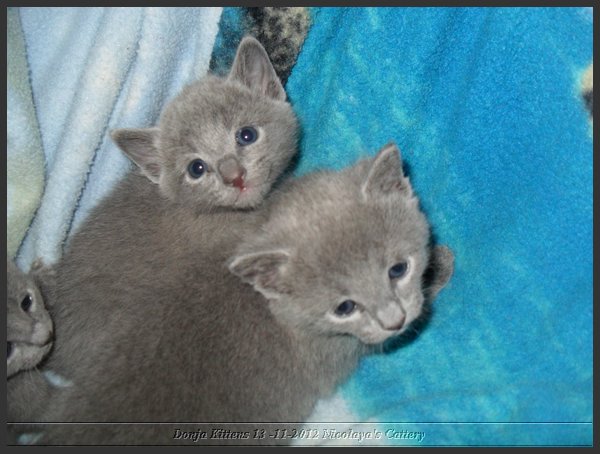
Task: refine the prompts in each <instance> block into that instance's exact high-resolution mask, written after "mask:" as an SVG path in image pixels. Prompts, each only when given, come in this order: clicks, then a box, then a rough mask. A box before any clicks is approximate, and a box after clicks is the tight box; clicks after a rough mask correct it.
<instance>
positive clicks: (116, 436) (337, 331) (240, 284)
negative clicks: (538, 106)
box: [40, 146, 453, 444]
mask: <svg viewBox="0 0 600 454" xmlns="http://www.w3.org/2000/svg"><path fill="white" fill-rule="evenodd" d="M268 208H269V217H268V220H267V221H266V223H264V224H263V226H262V227H260V228H258V225H259V222H258V221H261V222H262V220H260V219H258V218H257V219H256V221H257V222H255V223H254V225H252V226H248V225H247V224H244V225H241V226H240V237H239V238H240V240H241V241H240V245H239V246H238V247H236V248H232V247H231V244H230V243H229V242H228V239H227V238H225V237H223V236H219V231H218V230H214V231H210V232H206V235H207V237H206V238H205V237H203V236H202V235H201V234H199V232H191V231H190V232H189V233H190V235H187V236H182V237H181V238H180V241H179V242H176V243H173V244H163V243H162V242H161V241H160V238H158V237H157V238H152V239H151V240H152V241H156V243H152V244H153V245H155V246H156V256H155V257H153V256H152V255H151V254H149V253H147V254H146V255H145V257H144V258H143V259H144V260H145V262H144V263H145V265H144V266H140V265H141V264H142V263H141V262H138V259H137V258H136V256H137V255H138V254H137V253H135V252H134V253H133V254H128V252H127V251H131V249H130V248H131V245H130V244H129V243H128V240H125V241H124V243H123V247H122V249H123V251H122V253H121V256H120V259H121V260H123V262H119V261H113V262H111V261H109V260H107V261H103V262H101V263H96V273H97V274H96V275H95V276H94V275H93V274H92V272H91V269H90V271H83V272H82V271H79V272H78V273H77V274H78V275H79V277H78V282H77V284H78V287H77V291H75V290H73V292H72V293H71V297H70V300H69V301H65V308H64V311H61V321H62V323H63V324H64V325H65V326H69V325H74V326H75V328H77V329H82V327H84V326H93V325H97V326H99V327H102V328H101V329H96V330H95V332H97V333H99V335H98V336H97V337H95V338H93V339H87V340H86V339H85V337H80V339H81V343H79V344H78V343H72V344H71V345H68V346H65V347H64V348H65V349H66V350H65V352H67V353H69V355H74V356H76V357H77V359H75V360H74V361H75V362H76V363H77V365H78V368H77V369H76V370H74V374H75V375H74V382H75V386H73V387H71V388H67V389H63V390H61V391H60V392H59V393H56V394H54V395H53V399H52V402H51V404H50V405H49V406H48V410H47V411H46V412H45V413H44V414H43V415H42V416H41V417H40V420H42V421H61V422H68V421H73V422H121V423H126V424H102V425H98V424H85V425H83V424H74V425H61V424H58V425H48V426H45V433H44V435H43V437H42V438H41V440H40V443H42V444H179V443H194V440H193V439H192V438H190V437H187V438H185V439H184V438H182V437H179V438H178V434H181V433H182V431H202V430H204V431H206V432H207V433H208V434H209V435H211V437H209V438H207V439H206V440H199V442H200V444H205V443H213V444H223V443H237V444H240V443H241V444H254V443H263V444H276V443H288V442H289V438H286V437H279V438H272V437H269V435H273V434H274V433H276V432H274V431H275V429H276V428H286V429H288V430H289V432H285V433H287V434H289V435H291V434H292V430H293V429H294V427H298V426H299V423H301V422H302V421H304V420H305V419H306V418H307V417H308V416H309V414H310V413H311V411H312V410H313V407H314V405H315V403H316V401H317V400H318V399H319V398H321V397H324V396H326V395H328V394H330V393H331V392H333V391H334V390H335V388H336V386H337V385H338V384H339V383H341V382H342V381H343V380H344V379H345V378H346V377H347V376H348V375H349V374H350V373H351V371H352V370H353V369H354V368H355V366H356V365H357V362H358V360H359V358H360V357H361V356H362V355H364V354H366V353H368V352H370V351H372V350H373V349H377V348H379V346H380V345H381V343H382V342H384V341H385V340H387V339H390V338H392V337H394V336H398V335H400V334H402V333H403V332H404V331H406V330H407V329H408V327H409V326H410V325H411V322H413V321H414V320H415V319H417V318H418V317H419V316H420V315H421V313H422V310H423V305H424V303H425V301H426V299H429V300H430V299H431V298H433V297H435V295H436V293H437V292H438V291H439V290H440V289H441V288H442V287H443V286H444V285H445V284H446V283H447V282H448V279H449V278H450V275H451V273H452V268H453V264H452V263H453V262H452V261H453V256H452V254H451V252H450V251H449V250H448V249H447V248H443V247H435V248H433V249H432V248H431V246H430V244H429V240H430V232H429V225H428V222H427V220H426V219H425V216H424V215H423V213H422V212H421V211H420V209H419V207H418V201H417V198H416V197H415V196H414V194H413V192H412V188H411V186H410V183H409V181H408V179H407V178H406V177H405V176H404V175H403V173H402V167H401V162H400V159H399V154H398V150H397V148H396V147H395V146H387V147H385V148H384V149H383V150H382V151H381V152H380V153H379V154H378V155H377V156H376V157H375V158H374V159H367V160H364V161H361V162H359V163H358V164H356V165H355V166H353V167H351V168H348V169H346V170H344V171H342V172H339V173H334V172H319V173H316V174H313V175H307V176H306V177H303V178H301V179H299V180H297V181H295V182H292V183H290V184H289V185H287V186H286V187H285V188H284V189H282V190H281V192H279V193H278V194H276V195H275V196H274V197H273V199H272V201H271V202H270V205H269V207H268ZM265 211H266V209H265ZM182 221H185V220H183V219H182ZM226 221H228V222H232V223H235V222H237V221H239V219H236V218H234V217H231V218H229V219H226ZM213 235H214V236H215V237H214V238H212V239H213V241H212V243H211V244H213V245H215V247H214V248H213V250H212V255H211V262H210V263H207V262H206V260H204V259H203V257H206V255H202V254H205V252H206V243H205V241H206V239H208V238H211V237H213ZM107 246H108V245H107ZM134 247H135V245H134ZM234 249H235V252H233V250H234ZM130 255H133V257H134V258H133V262H132V261H131V259H129V256H130ZM227 257H231V258H230V259H227ZM117 258H119V256H118V255H116V254H115V255H114V256H113V259H117ZM158 259H160V262H158ZM126 260H130V261H129V262H128V263H130V264H131V265H130V268H129V270H128V268H127V266H123V264H124V263H125V261H126ZM153 263H156V265H154V266H152V265H151V264H153ZM158 263H160V265H159V264H158ZM222 263H226V264H227V267H228V268H229V270H230V271H231V273H228V272H227V271H226V270H225V269H224V268H223V267H221V266H219V264H222ZM111 264H112V267H114V266H118V267H119V268H120V269H121V270H122V271H121V272H122V274H121V275H119V273H117V272H115V271H114V270H111ZM82 266H85V264H83V263H82ZM89 266H91V265H89ZM140 270H143V273H142V272H141V271H140ZM426 270H427V273H426ZM73 271H74V272H75V269H73ZM426 274H427V276H428V279H429V280H428V282H427V283H425V282H424V278H425V275H426ZM134 275H135V276H136V285H135V286H131V285H129V280H130V279H131V276H134ZM86 280H94V281H95V285H90V284H88V283H86ZM425 285H427V289H425V288H424V286H425ZM93 288H95V289H96V292H97V296H96V297H95V298H94V301H91V300H90V301H89V303H91V304H88V305H86V304H80V303H79V302H78V301H77V300H76V299H77V298H78V297H79V298H89V296H88V295H87V291H91V290H92V289H93ZM67 303H68V304H67ZM71 303H73V304H71ZM68 358H69V356H66V357H65V359H68ZM398 386H402V384H401V383H399V384H398ZM132 422H153V423H156V422H163V423H165V424H161V425H157V424H156V425H155V424H144V425H140V424H130V423H132ZM233 422H238V423H248V424H227V423H233ZM167 423H171V424H167ZM195 423H197V424H195ZM205 423H209V424H205ZM272 423H277V425H273V424H272ZM178 431H179V432H178ZM281 433H282V432H279V434H281ZM232 434H235V435H236V437H235V438H232V436H231V435H232Z"/></svg>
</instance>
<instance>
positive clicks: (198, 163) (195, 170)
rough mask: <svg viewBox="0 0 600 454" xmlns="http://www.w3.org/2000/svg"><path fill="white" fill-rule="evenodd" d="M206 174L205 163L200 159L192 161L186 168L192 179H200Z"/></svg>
mask: <svg viewBox="0 0 600 454" xmlns="http://www.w3.org/2000/svg"><path fill="white" fill-rule="evenodd" d="M204 172H206V163H205V162H204V161H203V160H202V159H194V160H193V161H192V162H190V165H189V166H188V173H189V174H190V176H191V177H192V178H200V177H201V176H202V175H204Z"/></svg>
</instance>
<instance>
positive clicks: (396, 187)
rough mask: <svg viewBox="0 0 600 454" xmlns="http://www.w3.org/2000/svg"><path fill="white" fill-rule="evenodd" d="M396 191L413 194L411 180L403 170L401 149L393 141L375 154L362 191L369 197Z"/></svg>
mask: <svg viewBox="0 0 600 454" xmlns="http://www.w3.org/2000/svg"><path fill="white" fill-rule="evenodd" d="M394 192H398V193H402V194H404V195H406V196H408V197H412V195H413V192H412V187H411V186H410V182H409V181H408V178H407V177H405V176H404V173H403V172H402V161H401V159H400V150H399V149H398V147H397V146H396V144H395V143H393V142H392V143H389V144H387V145H386V146H384V147H383V148H382V149H381V150H380V151H379V153H377V156H375V159H374V160H373V164H371V168H370V169H369V174H368V175H367V178H366V180H365V182H364V183H363V186H362V193H363V195H364V196H365V198H367V199H368V198H370V197H373V196H375V195H382V194H390V193H394Z"/></svg>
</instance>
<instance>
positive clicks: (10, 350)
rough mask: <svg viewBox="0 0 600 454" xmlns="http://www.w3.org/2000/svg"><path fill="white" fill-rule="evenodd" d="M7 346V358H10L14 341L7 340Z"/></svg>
mask: <svg viewBox="0 0 600 454" xmlns="http://www.w3.org/2000/svg"><path fill="white" fill-rule="evenodd" d="M6 346H7V347H8V348H7V349H6V359H8V358H10V355H11V353H12V352H13V345H12V342H7V343H6Z"/></svg>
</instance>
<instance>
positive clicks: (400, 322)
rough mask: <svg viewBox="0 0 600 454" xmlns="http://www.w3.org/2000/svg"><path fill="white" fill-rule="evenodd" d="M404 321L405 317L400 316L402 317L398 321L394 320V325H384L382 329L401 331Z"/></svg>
mask: <svg viewBox="0 0 600 454" xmlns="http://www.w3.org/2000/svg"><path fill="white" fill-rule="evenodd" d="M405 321H406V315H404V314H402V317H401V318H400V319H399V320H396V322H395V323H390V324H384V325H383V327H384V328H385V329H388V330H390V331H398V330H399V329H402V327H403V326H404V322H405Z"/></svg>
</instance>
